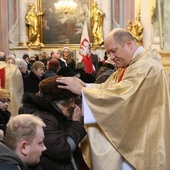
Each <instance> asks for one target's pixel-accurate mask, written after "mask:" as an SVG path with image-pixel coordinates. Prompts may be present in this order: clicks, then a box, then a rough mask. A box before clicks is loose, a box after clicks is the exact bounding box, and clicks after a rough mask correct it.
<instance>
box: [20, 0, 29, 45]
mask: <svg viewBox="0 0 170 170" xmlns="http://www.w3.org/2000/svg"><path fill="white" fill-rule="evenodd" d="M28 4H29V3H28V0H19V32H20V35H19V46H26V42H27V37H28V36H27V29H26V25H25V15H26V13H27V11H28Z"/></svg>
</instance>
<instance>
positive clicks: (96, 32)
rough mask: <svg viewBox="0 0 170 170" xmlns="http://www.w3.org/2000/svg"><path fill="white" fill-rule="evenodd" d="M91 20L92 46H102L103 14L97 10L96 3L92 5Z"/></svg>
mask: <svg viewBox="0 0 170 170" xmlns="http://www.w3.org/2000/svg"><path fill="white" fill-rule="evenodd" d="M92 7H93V8H92V12H91V20H92V34H93V43H94V45H102V44H103V42H104V41H103V20H104V16H105V14H104V13H103V12H102V11H101V10H99V9H98V4H97V2H94V3H93V5H92Z"/></svg>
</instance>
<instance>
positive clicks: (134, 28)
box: [126, 10, 143, 45]
mask: <svg viewBox="0 0 170 170" xmlns="http://www.w3.org/2000/svg"><path fill="white" fill-rule="evenodd" d="M126 26H127V27H126V29H127V30H128V31H129V32H130V33H131V34H132V35H133V36H134V37H135V39H136V41H137V43H138V44H139V45H142V39H143V25H142V23H141V13H140V10H139V12H138V14H137V16H136V18H135V22H134V24H132V22H131V21H128V22H127V25H126Z"/></svg>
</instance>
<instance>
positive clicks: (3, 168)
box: [0, 162, 28, 170]
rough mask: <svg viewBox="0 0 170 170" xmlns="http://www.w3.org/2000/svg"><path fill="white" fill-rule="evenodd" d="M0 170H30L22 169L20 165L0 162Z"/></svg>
mask: <svg viewBox="0 0 170 170" xmlns="http://www.w3.org/2000/svg"><path fill="white" fill-rule="evenodd" d="M0 170H28V169H27V168H25V167H20V166H19V165H15V164H9V163H6V162H0Z"/></svg>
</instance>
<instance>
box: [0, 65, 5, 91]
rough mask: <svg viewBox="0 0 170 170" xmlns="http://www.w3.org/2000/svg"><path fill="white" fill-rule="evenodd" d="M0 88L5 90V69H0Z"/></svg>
mask: <svg viewBox="0 0 170 170" xmlns="http://www.w3.org/2000/svg"><path fill="white" fill-rule="evenodd" d="M0 88H4V89H5V68H1V69H0Z"/></svg>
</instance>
